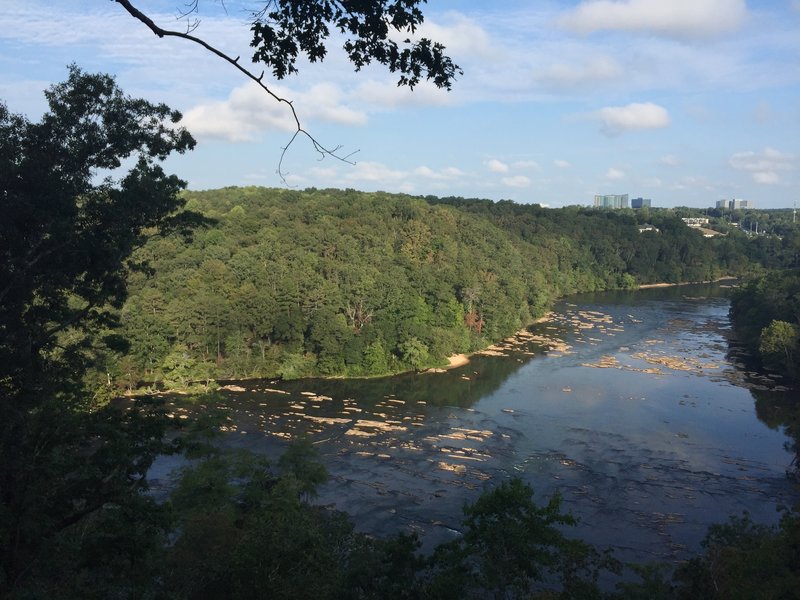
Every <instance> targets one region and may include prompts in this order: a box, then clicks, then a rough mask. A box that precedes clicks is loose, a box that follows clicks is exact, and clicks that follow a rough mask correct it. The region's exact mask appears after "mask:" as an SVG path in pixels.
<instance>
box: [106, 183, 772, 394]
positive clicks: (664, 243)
mask: <svg viewBox="0 0 800 600" xmlns="http://www.w3.org/2000/svg"><path fill="white" fill-rule="evenodd" d="M186 197H187V205H186V209H187V210H190V211H196V212H199V213H202V214H203V215H204V216H206V217H209V218H211V219H213V220H214V221H215V224H214V225H211V226H208V227H206V228H203V229H199V230H197V231H195V233H194V236H193V240H192V241H191V242H187V241H186V240H185V239H184V238H182V237H180V236H178V235H175V236H171V237H158V238H154V239H152V240H150V241H149V242H148V243H147V245H146V246H145V247H144V248H143V249H141V250H140V251H139V253H138V255H137V256H136V259H137V260H139V261H146V263H147V264H148V266H149V268H148V269H144V270H142V269H140V270H136V271H134V272H132V273H131V275H130V279H129V285H130V297H129V299H128V301H127V303H126V304H125V306H124V308H123V309H122V312H121V320H122V324H123V331H122V332H121V333H122V335H123V336H124V337H125V338H127V340H128V341H129V343H130V346H129V348H127V349H122V348H121V349H120V352H119V353H118V354H116V355H113V356H111V355H109V356H106V357H105V365H104V366H105V371H106V372H107V373H108V376H109V377H112V378H113V380H114V381H115V382H116V384H117V385H118V386H120V387H123V386H124V387H134V386H136V385H138V384H139V383H141V382H153V381H163V382H165V384H166V385H167V386H169V387H179V386H185V385H187V384H188V383H189V382H190V381H204V380H211V379H222V378H229V379H235V378H245V377H273V376H282V377H285V378H293V377H301V376H307V375H312V374H313V375H329V376H369V375H379V374H388V373H395V372H400V371H405V370H410V369H423V368H426V367H431V366H436V365H442V364H443V363H444V361H445V357H447V356H448V355H452V354H454V353H459V352H467V351H470V350H474V349H477V348H481V347H485V346H486V345H488V344H489V343H491V342H493V341H495V340H498V339H500V338H503V337H505V336H508V335H511V334H513V333H514V332H515V331H517V330H519V329H520V328H521V327H523V326H525V325H527V324H528V323H530V321H531V320H532V319H533V318H535V317H537V316H540V315H542V314H543V313H544V312H546V311H547V309H548V308H549V307H550V306H551V304H552V302H553V300H554V299H555V298H557V297H560V296H563V295H566V294H571V293H575V292H585V291H597V290H605V289H613V288H632V287H635V286H636V285H638V284H644V283H653V282H682V281H707V280H711V279H714V278H716V277H719V276H722V275H731V274H733V275H740V274H743V273H746V272H748V271H749V270H751V269H752V268H754V267H759V265H761V264H763V263H765V262H768V261H767V260H766V258H765V257H768V258H769V260H773V261H777V262H779V263H780V262H782V261H783V253H784V250H783V248H782V246H781V244H782V242H781V240H780V238H777V237H776V238H775V239H774V240H772V241H771V242H770V245H769V248H767V249H766V250H765V249H764V248H763V247H762V246H764V240H763V239H759V240H753V239H752V238H748V236H746V235H745V234H743V233H741V232H740V231H738V230H733V229H732V230H731V231H730V233H729V235H725V236H720V237H716V238H712V239H708V238H704V237H703V236H702V235H701V234H700V233H699V232H698V231H696V230H693V229H691V228H689V227H687V226H686V225H685V224H684V223H683V222H682V221H681V219H680V216H679V215H680V212H679V211H670V210H660V211H659V210H649V211H647V210H645V211H630V210H629V211H609V210H595V209H588V208H580V207H569V208H563V209H546V208H541V207H539V206H538V205H521V204H515V203H513V202H510V201H501V202H492V201H488V200H469V199H463V198H442V199H440V198H435V197H427V198H415V197H410V196H406V195H398V194H387V193H362V192H356V191H354V190H317V189H309V190H305V191H293V190H278V189H266V188H254V187H251V188H225V189H220V190H213V191H206V192H188V193H187V194H186ZM645 225H651V226H653V227H654V228H656V229H657V230H658V231H655V230H650V231H640V229H642V228H643V227H644V226H645ZM103 376H104V378H106V377H107V376H106V375H105V373H104V375H103Z"/></svg>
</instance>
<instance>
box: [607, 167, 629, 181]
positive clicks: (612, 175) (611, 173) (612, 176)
mask: <svg viewBox="0 0 800 600" xmlns="http://www.w3.org/2000/svg"><path fill="white" fill-rule="evenodd" d="M606 179H608V180H609V181H620V180H622V179H625V171H622V170H620V169H615V168H614V167H611V168H610V169H609V170H608V171H606Z"/></svg>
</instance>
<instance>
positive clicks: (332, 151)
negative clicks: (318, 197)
mask: <svg viewBox="0 0 800 600" xmlns="http://www.w3.org/2000/svg"><path fill="white" fill-rule="evenodd" d="M114 1H115V2H116V3H117V4H119V5H120V6H122V7H123V8H124V9H125V10H126V11H127V12H128V13H129V14H130V15H131V16H132V17H134V18H136V19H138V20H139V21H141V22H142V23H144V24H145V25H146V26H147V27H148V28H149V29H150V30H151V31H152V32H153V33H154V34H155V35H157V36H158V37H160V38H164V37H176V38H180V39H184V40H188V41H190V42H193V43H195V44H198V45H200V46H202V47H203V48H205V49H206V50H208V51H209V52H211V53H212V54H214V55H216V56H218V57H219V58H221V59H222V60H224V61H225V62H227V63H230V64H231V65H233V67H234V68H235V69H237V70H238V71H240V72H241V73H242V74H244V75H245V77H247V78H248V79H250V80H252V81H254V82H255V83H256V85H258V86H259V87H260V88H261V89H262V90H264V91H265V92H266V93H267V94H268V95H269V96H271V97H272V98H273V99H274V100H275V101H277V102H278V103H280V104H285V105H286V106H288V107H289V110H290V111H291V114H292V119H293V120H294V123H295V131H294V133H293V134H292V137H291V139H290V140H289V143H287V144H286V145H285V146H283V148H282V149H281V156H280V159H279V160H278V169H277V172H278V176H279V177H280V178H281V181H283V182H284V183H286V177H285V173H284V171H283V160H284V158H285V157H286V152H287V151H288V150H289V148H290V147H291V146H292V144H293V143H294V141H295V140H296V139H297V137H298V136H301V135H302V136H305V137H306V138H307V139H308V140H309V141H310V142H311V145H312V146H313V147H314V150H316V151H317V152H318V153H319V154H320V156H322V157H325V156H330V157H331V158H335V159H336V160H340V161H342V162H344V163H347V164H349V165H354V164H355V162H354V161H352V160H351V157H352V156H353V155H354V154H355V153H356V152H357V151H356V152H351V153H350V154H346V155H343V154H341V153H340V152H339V151H340V150H341V148H342V146H341V145H339V146H335V147H332V148H331V147H327V146H325V145H323V144H322V143H320V142H319V140H317V139H316V138H315V137H314V136H313V135H311V133H309V132H308V131H307V130H306V129H305V128H303V126H302V124H301V123H300V117H299V116H298V114H297V110H296V109H295V107H294V104H293V103H292V101H291V100H288V99H286V98H284V97H282V96H279V95H278V94H276V93H275V92H273V91H272V90H271V89H270V88H269V87H268V86H267V85H266V84H265V83H264V81H263V79H264V72H263V71H262V72H261V74H260V75H256V74H255V73H254V72H253V71H251V70H250V69H247V68H246V67H243V66H242V65H241V64H239V59H240V58H241V57H240V56H237V57H236V58H234V57H232V56H231V55H229V54H226V53H225V52H223V51H222V50H220V49H219V48H217V47H215V46H213V45H211V44H209V43H208V42H206V41H205V40H203V39H201V38H199V37H197V36H195V35H192V33H191V31H192V30H193V29H194V28H196V24H195V25H194V26H193V27H191V28H190V29H189V30H188V31H175V30H170V29H164V28H163V27H159V26H158V25H156V23H155V22H154V21H153V20H152V19H151V18H150V17H148V16H147V15H146V14H144V13H143V12H142V11H140V10H139V9H137V8H136V7H135V6H133V5H132V4H131V3H130V2H129V0H114Z"/></svg>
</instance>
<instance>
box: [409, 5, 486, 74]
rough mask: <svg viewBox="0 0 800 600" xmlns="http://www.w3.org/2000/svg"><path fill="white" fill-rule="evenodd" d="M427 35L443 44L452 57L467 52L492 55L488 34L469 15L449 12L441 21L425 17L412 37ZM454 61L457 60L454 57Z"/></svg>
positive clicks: (417, 37)
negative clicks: (437, 21)
mask: <svg viewBox="0 0 800 600" xmlns="http://www.w3.org/2000/svg"><path fill="white" fill-rule="evenodd" d="M421 37H427V38H430V39H432V40H436V41H437V42H439V43H440V44H442V45H444V47H445V48H446V49H447V54H448V55H449V56H452V57H457V56H464V55H467V54H470V55H477V56H485V57H491V56H493V55H494V51H493V49H492V44H491V39H490V37H489V34H488V33H487V32H486V30H485V29H483V28H482V27H481V26H480V25H479V24H478V23H476V22H475V21H474V20H472V19H470V18H469V17H467V16H465V15H463V14H461V13H457V12H449V13H447V15H446V17H445V21H444V22H443V23H436V22H434V21H433V20H431V19H425V22H424V23H423V24H422V26H421V27H420V28H419V29H417V32H416V35H415V36H414V39H419V38H421ZM454 60H455V62H456V63H458V60H456V59H455V58H454Z"/></svg>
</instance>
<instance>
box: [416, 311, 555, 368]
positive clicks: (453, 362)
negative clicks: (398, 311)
mask: <svg viewBox="0 0 800 600" xmlns="http://www.w3.org/2000/svg"><path fill="white" fill-rule="evenodd" d="M552 316H553V311H548V312H547V313H546V314H545V315H543V316H541V317H539V318H538V319H534V320H533V321H531V322H530V323H528V324H527V325H526V326H525V327H523V328H522V329H520V330H519V331H517V332H516V333H515V334H514V335H510V336H508V337H507V338H503V339H502V340H500V341H499V342H495V343H494V344H491V345H490V346H487V347H486V348H484V349H483V350H476V351H475V352H470V353H469V354H453V355H452V356H448V357H447V361H448V364H447V366H446V367H438V368H437V367H433V368H430V369H426V370H424V371H422V372H423V373H444V372H445V371H449V370H451V369H457V368H458V367H463V366H464V365H468V364H469V362H470V359H471V358H472V356H473V355H475V354H479V353H481V352H484V351H485V350H486V349H488V348H491V347H492V346H494V345H495V344H500V343H503V342H505V341H507V340H511V339H514V338H516V337H519V336H520V335H524V334H525V333H527V332H528V328H529V327H530V326H531V325H538V324H539V323H547V322H548V321H550V320H551V318H552Z"/></svg>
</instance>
